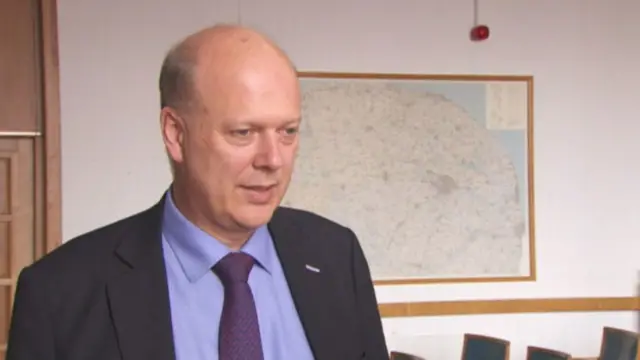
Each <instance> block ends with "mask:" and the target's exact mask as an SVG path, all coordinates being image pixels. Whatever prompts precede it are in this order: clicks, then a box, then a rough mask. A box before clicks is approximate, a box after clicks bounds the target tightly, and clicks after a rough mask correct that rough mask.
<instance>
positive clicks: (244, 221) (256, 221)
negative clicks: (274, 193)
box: [235, 204, 276, 229]
mask: <svg viewBox="0 0 640 360" xmlns="http://www.w3.org/2000/svg"><path fill="white" fill-rule="evenodd" d="M275 209H276V205H274V204H264V205H253V204H247V205H246V206H244V207H243V209H242V210H241V211H239V212H238V214H236V216H235V218H236V222H237V223H239V224H240V225H242V227H244V228H246V229H257V228H259V227H260V226H263V225H266V224H267V223H269V221H271V218H272V217H273V212H274V211H275Z"/></svg>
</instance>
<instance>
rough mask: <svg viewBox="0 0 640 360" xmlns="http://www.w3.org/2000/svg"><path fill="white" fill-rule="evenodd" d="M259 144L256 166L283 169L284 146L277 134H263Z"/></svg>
mask: <svg viewBox="0 0 640 360" xmlns="http://www.w3.org/2000/svg"><path fill="white" fill-rule="evenodd" d="M259 141H260V143H259V144H258V154H257V156H256V161H255V166H256V167H259V168H267V169H270V170H277V169H279V168H281V167H282V162H283V161H282V144H281V143H280V141H279V139H278V135H277V134H262V136H261V137H260V140H259Z"/></svg>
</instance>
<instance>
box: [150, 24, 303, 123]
mask: <svg viewBox="0 0 640 360" xmlns="http://www.w3.org/2000/svg"><path fill="white" fill-rule="evenodd" d="M260 71H264V72H267V73H278V74H281V75H292V74H294V75H295V73H296V70H295V68H294V66H293V64H292V63H291V61H290V60H289V58H288V57H287V55H286V54H285V53H284V52H283V51H282V49H280V48H279V47H278V46H277V45H276V44H275V43H274V42H273V41H272V40H271V39H269V38H268V37H266V36H265V35H263V34H261V33H259V32H257V31H255V30H253V29H250V28H247V27H242V26H236V25H216V26H213V27H209V28H205V29H203V30H201V31H198V32H196V33H194V34H192V35H190V36H188V37H186V38H185V39H184V40H182V41H181V42H180V43H178V44H177V45H175V46H174V47H173V48H172V49H171V50H170V51H169V52H168V54H167V56H166V57H165V59H164V62H163V64H162V69H161V72H160V84H159V85H160V98H161V107H162V108H164V107H171V108H174V109H176V110H184V111H188V110H193V109H197V108H201V107H202V105H203V104H202V101H201V100H202V99H201V98H200V94H201V92H202V91H204V90H205V89H203V88H202V87H203V84H206V85H208V87H209V90H212V91H216V90H220V88H224V89H225V90H226V89H228V88H229V86H234V85H237V84H238V83H239V82H242V81H244V80H248V79H247V77H251V75H252V74H251V73H254V74H255V73H257V72H260Z"/></svg>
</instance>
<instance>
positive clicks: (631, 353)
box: [599, 326, 640, 360]
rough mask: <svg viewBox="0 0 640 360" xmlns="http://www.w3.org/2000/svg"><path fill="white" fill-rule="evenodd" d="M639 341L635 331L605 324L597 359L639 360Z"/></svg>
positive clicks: (638, 335) (639, 335) (639, 338)
mask: <svg viewBox="0 0 640 360" xmlns="http://www.w3.org/2000/svg"><path fill="white" fill-rule="evenodd" d="M639 342H640V334H638V333H636V332H633V331H629V330H623V329H617V328H613V327H608V326H605V327H604V328H603V329H602V342H601V346H600V357H599V360H640V351H639V349H638V343H639Z"/></svg>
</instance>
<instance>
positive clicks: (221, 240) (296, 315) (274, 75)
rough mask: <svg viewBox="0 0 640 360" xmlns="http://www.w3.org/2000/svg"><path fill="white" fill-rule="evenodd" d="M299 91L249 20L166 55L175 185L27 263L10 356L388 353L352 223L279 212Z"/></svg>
mask: <svg viewBox="0 0 640 360" xmlns="http://www.w3.org/2000/svg"><path fill="white" fill-rule="evenodd" d="M298 86H299V85H298V79H297V75H296V71H295V70H294V68H293V66H292V65H291V63H290V61H289V60H288V59H287V57H286V56H285V54H284V53H283V52H282V51H281V50H280V49H279V48H278V47H277V46H275V45H274V44H273V43H272V42H270V41H269V40H268V39H267V38H265V37H264V36H262V35H260V34H258V33H257V32H255V31H252V30H250V29H247V28H242V27H236V26H215V27H212V28H208V29H205V30H203V31H200V32H198V33H196V34H193V35H191V36H189V37H188V38H186V39H185V40H184V41H182V42H181V43H180V44H178V45H177V46H176V47H175V48H174V49H172V50H171V51H170V52H169V54H168V55H167V57H166V59H165V62H164V64H163V67H162V71H161V75H160V91H161V100H162V110H161V115H160V122H161V130H162V136H163V139H164V144H165V146H166V150H167V154H168V156H169V159H170V162H171V165H172V171H173V175H174V181H173V184H172V186H171V188H170V189H169V190H168V191H167V193H166V194H165V196H163V197H162V199H161V200H160V202H159V203H158V204H156V205H155V206H153V207H152V208H150V209H148V210H146V211H144V212H141V213H139V214H137V215H134V216H132V217H129V218H127V219H124V220H121V221H119V222H116V223H114V224H111V225H108V226H106V227H103V228H101V229H98V230H94V231H92V232H90V233H88V234H85V235H82V236H79V237H78V238H76V239H73V240H71V241H69V242H67V243H65V244H64V245H62V246H61V247H59V248H58V249H57V250H55V251H53V252H52V253H51V254H49V255H47V256H46V257H44V258H43V259H41V260H40V261H38V262H36V263H35V264H33V265H32V266H29V267H28V268H26V269H24V270H23V271H22V273H21V275H20V279H19V282H18V287H17V292H16V297H15V305H14V310H13V320H12V324H11V329H10V334H9V341H8V343H9V345H8V349H7V359H8V360H54V359H55V360H88V359H91V360H103V359H104V360H107V359H108V360H114V359H124V360H147V359H148V360H173V359H179V360H214V359H221V360H239V359H242V360H258V359H264V360H289V359H291V360H307V359H318V360H355V359H368V360H382V359H388V353H387V349H386V345H385V339H384V335H383V332H382V326H381V321H380V315H379V313H378V310H377V304H376V298H375V294H374V288H373V284H372V282H371V278H370V274H369V268H368V265H367V262H366V260H365V257H364V255H363V252H362V250H361V247H360V245H359V243H358V240H357V239H356V237H355V235H354V233H353V232H352V231H351V230H349V229H347V228H345V227H342V226H340V225H337V224H335V223H333V222H331V221H329V220H326V219H324V218H321V217H319V216H317V215H313V214H311V213H308V212H303V211H299V210H293V209H287V208H281V207H279V203H280V201H281V199H282V197H283V195H284V193H285V191H286V189H287V186H288V185H289V181H290V178H291V173H292V169H293V163H294V159H295V154H296V150H297V148H298V141H299V138H298V128H299V126H300V121H301V119H300V117H301V106H300V101H301V99H300V90H299V87H298Z"/></svg>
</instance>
